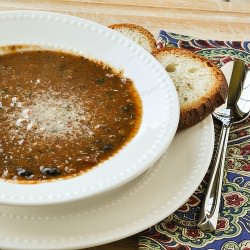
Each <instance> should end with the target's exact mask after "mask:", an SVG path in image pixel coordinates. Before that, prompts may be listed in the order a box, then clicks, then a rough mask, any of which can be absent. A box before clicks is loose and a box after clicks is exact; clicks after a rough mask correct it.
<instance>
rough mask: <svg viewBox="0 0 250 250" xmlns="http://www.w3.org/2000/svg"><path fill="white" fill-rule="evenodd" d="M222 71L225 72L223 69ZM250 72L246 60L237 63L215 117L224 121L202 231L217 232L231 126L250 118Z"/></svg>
mask: <svg viewBox="0 0 250 250" xmlns="http://www.w3.org/2000/svg"><path fill="white" fill-rule="evenodd" d="M222 71H223V72H224V70H223V67H222ZM249 73H250V72H249V71H248V68H247V66H246V65H245V64H244V63H243V62H242V61H239V60H236V61H235V62H234V63H233V70H232V75H231V79H230V84H229V90H228V97H227V101H226V103H225V105H222V107H219V108H218V109H216V110H215V112H214V113H213V116H214V117H215V118H216V119H218V120H219V121H221V123H222V128H221V133H220V137H219V141H218V146H217V151H216V153H215V157H214V161H213V169H212V172H211V176H210V180H209V183H208V186H207V190H206V194H205V197H204V199H203V201H202V204H201V211H200V214H199V218H198V227H199V228H200V229H201V230H202V231H207V232H214V231H215V230H216V225H217V220H218V216H219V207H220V199H221V188H222V180H223V172H224V163H225V155H226V149H227V142H228V136H229V131H230V127H231V125H232V124H236V123H240V122H242V121H244V120H245V119H246V118H247V117H248V116H249V115H250V74H249Z"/></svg>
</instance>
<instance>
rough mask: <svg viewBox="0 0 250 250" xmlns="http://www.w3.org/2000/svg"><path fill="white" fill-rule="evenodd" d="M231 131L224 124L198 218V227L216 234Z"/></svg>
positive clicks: (228, 126)
mask: <svg viewBox="0 0 250 250" xmlns="http://www.w3.org/2000/svg"><path fill="white" fill-rule="evenodd" d="M229 131H230V125H228V124H223V125H222V128H221V133H220V137H219V141H218V146H217V150H216V152H215V156H214V160H213V166H212V171H211V175H210V179H209V182H208V186H207V190H206V194H205V196H204V198H203V200H202V204H201V211H200V214H199V218H198V227H199V228H200V229H201V230H202V231H207V232H214V231H215V230H216V226H217V220H218V216H219V207H220V199H221V189H222V180H223V173H224V163H225V155H226V149H227V142H228V137H229Z"/></svg>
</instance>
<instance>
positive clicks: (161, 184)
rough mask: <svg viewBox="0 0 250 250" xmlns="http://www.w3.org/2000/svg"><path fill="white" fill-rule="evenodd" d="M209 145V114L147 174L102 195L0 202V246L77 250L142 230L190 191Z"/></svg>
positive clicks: (198, 178) (181, 135)
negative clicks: (42, 202)
mask: <svg viewBox="0 0 250 250" xmlns="http://www.w3.org/2000/svg"><path fill="white" fill-rule="evenodd" d="M213 145H214V130H213V122H212V118H211V117H208V118H207V119H206V120H204V121H203V122H201V123H199V124H197V125H196V126H194V127H192V128H190V129H187V130H185V131H182V132H181V133H179V134H177V136H176V137H175V138H174V140H173V143H171V145H170V147H169V148H168V150H167V151H166V152H165V153H164V155H163V156H162V158H161V159H160V160H159V161H158V162H157V163H156V164H155V165H154V167H153V168H151V169H150V170H149V171H148V172H147V173H145V174H143V175H142V176H140V177H138V178H137V179H135V180H133V181H132V182H131V183H128V184H126V185H125V186H123V187H121V188H120V189H119V190H116V192H113V193H110V194H109V195H106V197H104V196H101V197H100V198H97V197H94V198H91V199H87V200H84V201H77V202H73V203H70V204H63V205H55V206H48V207H46V206H45V207H19V208H18V207H4V206H0V248H6V249H7V248H9V249H11V248H12V249H26V250H27V249H33V250H35V249H43V250H45V249H54V250H55V249H79V248H83V247H90V246H96V245H100V244H104V243H108V242H111V241H115V240H118V239H121V238H124V237H127V236H130V235H132V234H135V233H137V232H139V231H142V230H144V229H146V228H148V227H150V226H151V225H153V224H155V223H157V222H159V221H161V220H162V219H164V218H165V217H166V216H168V215H170V214H171V213H173V212H174V211H175V210H176V209H178V208H179V207H180V206H181V205H182V204H183V203H184V202H185V201H186V200H187V199H188V198H189V197H190V196H191V195H192V194H193V192H194V191H195V189H196V188H197V187H198V186H199V184H200V182H201V181H202V179H203V177H204V175H205V173H206V171H207V169H208V166H209V162H210V159H211V156H212V151H213Z"/></svg>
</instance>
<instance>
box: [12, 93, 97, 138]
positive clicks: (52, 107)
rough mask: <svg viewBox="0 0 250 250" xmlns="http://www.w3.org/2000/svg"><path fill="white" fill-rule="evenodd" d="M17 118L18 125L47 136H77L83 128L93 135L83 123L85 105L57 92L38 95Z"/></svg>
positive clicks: (24, 107)
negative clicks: (77, 132)
mask: <svg viewBox="0 0 250 250" xmlns="http://www.w3.org/2000/svg"><path fill="white" fill-rule="evenodd" d="M17 118H18V119H17V120H16V122H15V125H16V127H20V128H22V127H23V125H25V126H26V130H27V131H32V130H35V132H36V133H40V134H41V133H43V135H44V136H46V137H51V136H59V137H60V136H67V137H68V136H71V137H72V136H73V137H75V136H76V133H75V132H76V131H81V130H82V128H84V130H85V132H86V133H87V134H88V135H90V136H91V135H93V131H92V130H91V129H90V128H89V127H87V126H86V125H83V121H84V120H85V119H86V117H85V115H84V109H83V107H82V106H81V105H80V104H78V103H76V102H75V100H73V99H72V98H64V97H61V96H60V95H59V94H58V93H56V92H52V93H42V94H40V95H37V96H36V97H35V98H34V99H33V102H32V104H30V105H29V106H23V107H22V108H21V109H20V113H19V115H18V117H17Z"/></svg>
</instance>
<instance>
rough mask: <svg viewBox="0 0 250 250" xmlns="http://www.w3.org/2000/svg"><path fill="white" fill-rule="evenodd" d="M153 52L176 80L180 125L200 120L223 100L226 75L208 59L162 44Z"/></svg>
mask: <svg viewBox="0 0 250 250" xmlns="http://www.w3.org/2000/svg"><path fill="white" fill-rule="evenodd" d="M154 56H155V57H156V58H157V59H158V60H159V62H160V63H161V64H162V65H163V67H164V68H165V69H166V71H167V72H168V73H169V75H170V77H171V79H172V81H173V83H174V84H175V87H176V90H177V93H178V96H179V102H180V121H179V126H178V128H179V129H184V128H187V127H190V126H193V125H194V124H196V123H198V122H200V121H201V120H203V119H204V118H205V117H206V116H208V115H209V114H211V113H212V112H213V111H214V110H215V108H217V107H219V106H220V105H222V104H223V103H224V102H225V100H226V96H227V90H228V85H227V82H226V79H225V77H224V74H223V72H222V71H221V70H220V69H219V68H218V67H217V66H216V65H214V64H213V63H212V62H211V61H209V60H207V59H206V58H204V57H201V56H198V55H196V54H195V53H193V52H191V51H189V50H186V49H180V48H163V49H161V50H158V51H156V52H155V53H154Z"/></svg>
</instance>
